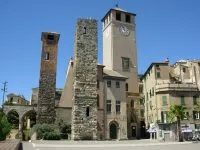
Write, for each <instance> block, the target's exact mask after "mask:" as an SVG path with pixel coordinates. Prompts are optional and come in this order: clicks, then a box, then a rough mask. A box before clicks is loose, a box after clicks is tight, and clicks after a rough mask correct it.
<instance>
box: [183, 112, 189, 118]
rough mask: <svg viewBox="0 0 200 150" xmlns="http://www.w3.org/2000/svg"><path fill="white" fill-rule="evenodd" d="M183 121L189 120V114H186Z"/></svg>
mask: <svg viewBox="0 0 200 150" xmlns="http://www.w3.org/2000/svg"><path fill="white" fill-rule="evenodd" d="M183 119H184V120H188V119H189V112H185V114H184V117H183Z"/></svg>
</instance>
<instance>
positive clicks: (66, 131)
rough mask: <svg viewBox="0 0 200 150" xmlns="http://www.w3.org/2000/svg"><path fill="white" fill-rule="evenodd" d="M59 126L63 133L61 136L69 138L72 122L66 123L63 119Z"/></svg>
mask: <svg viewBox="0 0 200 150" xmlns="http://www.w3.org/2000/svg"><path fill="white" fill-rule="evenodd" d="M58 126H59V130H60V133H61V138H62V139H68V134H71V124H69V123H66V122H64V121H62V120H61V121H60V122H59V123H58Z"/></svg>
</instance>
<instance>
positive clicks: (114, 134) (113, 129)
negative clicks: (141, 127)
mask: <svg viewBox="0 0 200 150" xmlns="http://www.w3.org/2000/svg"><path fill="white" fill-rule="evenodd" d="M118 127H119V125H118V123H117V122H116V121H113V122H111V123H110V127H109V128H110V139H117V138H118Z"/></svg>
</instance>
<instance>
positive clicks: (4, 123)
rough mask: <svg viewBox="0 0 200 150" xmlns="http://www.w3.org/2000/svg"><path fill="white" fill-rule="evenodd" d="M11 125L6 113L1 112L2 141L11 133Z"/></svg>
mask: <svg viewBox="0 0 200 150" xmlns="http://www.w3.org/2000/svg"><path fill="white" fill-rule="evenodd" d="M10 130H11V125H10V123H9V122H8V120H7V117H6V116H5V115H4V113H2V112H0V141H3V140H5V139H6V136H7V135H8V134H9V133H10Z"/></svg>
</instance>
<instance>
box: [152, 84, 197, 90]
mask: <svg viewBox="0 0 200 150" xmlns="http://www.w3.org/2000/svg"><path fill="white" fill-rule="evenodd" d="M163 91H198V87H197V85H196V84H186V83H182V84H174V83H164V84H157V85H156V92H163Z"/></svg>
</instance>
